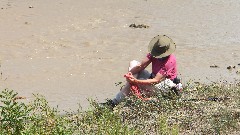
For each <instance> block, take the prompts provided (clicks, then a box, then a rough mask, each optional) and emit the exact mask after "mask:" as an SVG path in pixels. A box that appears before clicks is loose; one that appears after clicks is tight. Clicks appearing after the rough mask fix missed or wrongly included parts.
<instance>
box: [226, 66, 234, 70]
mask: <svg viewBox="0 0 240 135" xmlns="http://www.w3.org/2000/svg"><path fill="white" fill-rule="evenodd" d="M232 68H235V66H228V67H227V69H232Z"/></svg>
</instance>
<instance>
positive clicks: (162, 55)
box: [148, 35, 176, 58]
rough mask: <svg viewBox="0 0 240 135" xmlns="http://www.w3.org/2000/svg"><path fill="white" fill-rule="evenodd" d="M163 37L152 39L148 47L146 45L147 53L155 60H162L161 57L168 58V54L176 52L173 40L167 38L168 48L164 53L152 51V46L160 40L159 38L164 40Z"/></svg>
mask: <svg viewBox="0 0 240 135" xmlns="http://www.w3.org/2000/svg"><path fill="white" fill-rule="evenodd" d="M164 36H165V35H163V36H159V35H158V36H156V37H154V38H153V39H152V40H151V41H150V43H149V45H148V51H149V53H150V54H151V55H152V56H153V57H155V58H163V57H167V56H169V55H170V54H172V53H173V52H174V51H175V50H176V44H175V43H174V42H173V40H172V39H171V38H169V37H167V38H169V48H168V49H167V50H166V51H165V52H159V51H157V50H156V49H153V48H154V45H155V44H156V42H158V40H161V38H164Z"/></svg>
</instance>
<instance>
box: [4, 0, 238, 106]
mask: <svg viewBox="0 0 240 135" xmlns="http://www.w3.org/2000/svg"><path fill="white" fill-rule="evenodd" d="M239 12H240V2H239V1H237V0H231V1H224V0H223V1H218V0H212V1H200V0H199V1H192V0H186V1H184V2H182V1H181V2H180V1H176V0H162V1H159V0H147V1H146V0H140V1H139V0H114V1H109V0H94V1H91V0H69V1H65V0H51V1H49V0H34V1H22V0H1V1H0V18H1V19H0V26H1V31H0V36H1V39H0V65H1V67H0V71H1V80H0V83H1V85H0V88H1V89H4V88H10V89H13V90H16V91H17V92H18V93H19V95H21V96H25V97H27V99H28V100H32V99H34V97H33V96H32V93H39V94H42V95H44V96H46V98H47V100H48V101H49V103H50V104H51V105H52V106H57V105H58V106H59V108H61V109H64V110H69V109H73V110H75V109H76V108H77V107H78V106H77V105H76V103H77V102H80V103H81V104H82V106H83V108H88V106H89V104H88V101H87V98H94V99H96V100H99V101H100V102H101V101H104V100H105V99H106V98H111V97H113V96H115V93H117V92H118V91H119V87H116V86H115V83H117V82H123V81H124V80H125V79H124V77H123V75H124V74H125V73H126V70H127V67H128V63H129V61H131V60H133V59H136V60H141V59H142V58H143V57H144V56H145V55H146V53H147V45H148V43H149V41H150V40H151V39H152V37H154V36H156V35H158V34H166V35H168V36H170V37H171V38H172V39H173V40H174V41H175V42H176V44H177V50H176V52H175V55H176V56H177V62H178V68H179V76H180V77H181V78H182V79H183V82H184V84H185V83H186V82H188V80H190V79H193V80H194V81H197V82H211V81H214V82H218V81H221V80H228V81H230V82H234V80H235V79H239V75H238V74H237V73H236V72H237V70H239V68H240V66H238V64H239V63H240V61H239V59H240V55H239V50H240V42H239V41H240V33H239V30H238V29H236V28H239V27H240V23H239V22H240V14H239ZM134 23H135V24H137V25H138V24H144V25H147V26H149V27H146V28H134V27H129V26H130V25H131V24H134ZM212 65H217V66H218V68H211V67H210V66H212ZM229 65H232V66H235V67H236V68H233V69H232V70H228V69H227V67H228V66H229Z"/></svg>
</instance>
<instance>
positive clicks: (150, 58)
mask: <svg viewBox="0 0 240 135" xmlns="http://www.w3.org/2000/svg"><path fill="white" fill-rule="evenodd" d="M175 49H176V44H175V43H174V42H173V40H172V39H171V38H169V37H168V36H166V35H158V36H156V37H154V38H153V39H152V40H151V41H150V43H149V45H148V51H149V53H148V54H147V55H146V57H145V58H144V59H143V60H142V62H138V61H136V60H133V61H131V62H130V65H129V69H128V73H127V74H126V75H125V77H126V80H127V81H126V84H125V86H124V87H123V88H122V89H121V90H120V91H119V92H118V93H117V95H116V97H115V98H113V99H112V100H108V101H107V102H106V103H102V105H104V106H105V105H107V106H110V107H112V108H113V107H115V106H116V105H118V104H119V103H120V102H122V101H123V100H124V99H125V98H126V96H131V95H132V94H133V93H132V90H131V85H135V86H137V87H139V88H140V90H141V93H142V94H144V95H145V96H147V97H151V96H153V95H155V94H157V93H159V91H161V92H167V91H168V90H170V89H174V90H175V92H176V93H177V94H178V93H179V91H181V90H182V87H181V86H182V85H181V83H180V80H179V79H178V78H177V64H176V57H175V56H174V55H173V52H174V51H175ZM150 63H151V64H152V72H151V73H149V72H148V71H147V70H145V68H146V67H147V66H148V65H149V64H150ZM148 99H149V98H148Z"/></svg>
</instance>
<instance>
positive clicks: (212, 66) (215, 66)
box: [210, 64, 219, 68]
mask: <svg viewBox="0 0 240 135" xmlns="http://www.w3.org/2000/svg"><path fill="white" fill-rule="evenodd" d="M210 68H219V66H218V65H215V64H213V65H211V66H210Z"/></svg>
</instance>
